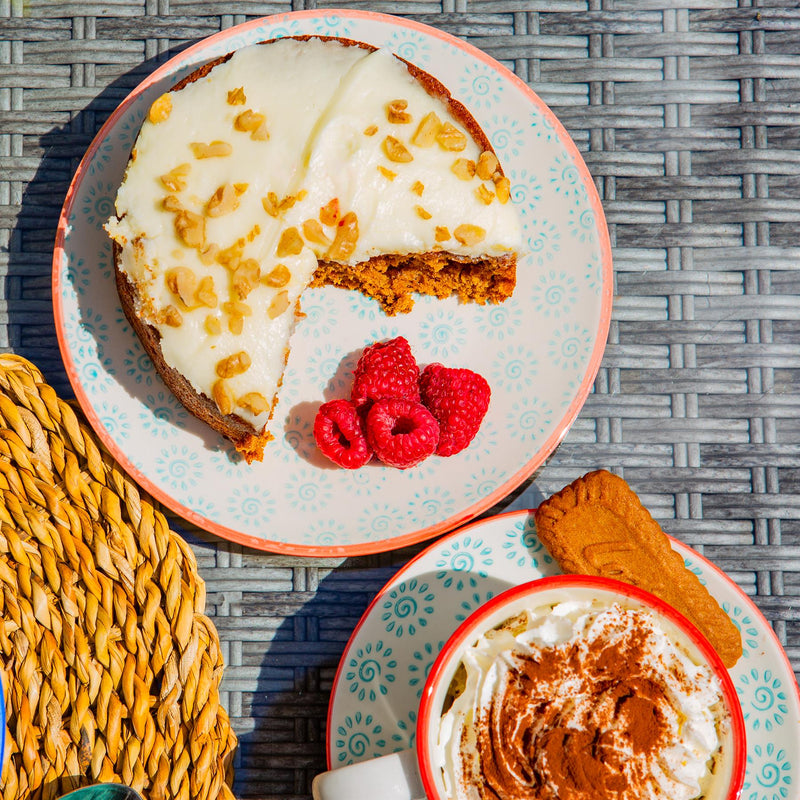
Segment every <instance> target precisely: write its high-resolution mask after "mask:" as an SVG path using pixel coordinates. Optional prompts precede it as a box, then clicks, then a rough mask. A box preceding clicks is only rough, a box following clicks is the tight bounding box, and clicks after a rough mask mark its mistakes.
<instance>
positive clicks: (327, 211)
mask: <svg viewBox="0 0 800 800" xmlns="http://www.w3.org/2000/svg"><path fill="white" fill-rule="evenodd" d="M341 217H342V212H341V210H340V209H339V198H338V197H334V198H333V199H332V200H330V201H329V202H328V203H327V204H326V205H324V206H322V208H321V209H320V210H319V221H320V222H321V223H322V224H323V225H336V224H337V223H338V222H339V220H340V219H341Z"/></svg>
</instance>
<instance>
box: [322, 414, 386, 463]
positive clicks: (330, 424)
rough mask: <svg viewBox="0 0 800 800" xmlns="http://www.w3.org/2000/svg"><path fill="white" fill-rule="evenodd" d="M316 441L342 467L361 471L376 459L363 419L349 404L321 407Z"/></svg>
mask: <svg viewBox="0 0 800 800" xmlns="http://www.w3.org/2000/svg"><path fill="white" fill-rule="evenodd" d="M314 439H316V442H317V447H319V449H320V450H321V451H322V452H323V453H324V454H325V455H326V456H327V457H328V458H329V459H330V460H331V461H333V463H334V464H338V465H339V466H340V467H346V468H347V469H358V468H359V467H363V466H364V464H366V463H367V461H369V460H370V458H372V450H371V449H370V446H369V444H367V439H366V436H365V435H364V426H363V423H362V421H361V417H360V415H359V413H358V410H357V409H356V407H355V406H354V405H353V404H352V403H351V402H350V401H349V400H331V401H330V402H329V403H323V404H322V405H321V406H320V407H319V411H317V416H316V418H315V419H314Z"/></svg>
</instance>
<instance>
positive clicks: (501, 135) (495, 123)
mask: <svg viewBox="0 0 800 800" xmlns="http://www.w3.org/2000/svg"><path fill="white" fill-rule="evenodd" d="M487 127H488V128H489V129H490V131H491V132H490V133H489V139H490V140H491V142H492V147H493V148H494V149H495V151H496V152H497V153H498V155H499V156H500V160H501V161H503V160H506V159H509V158H516V157H517V156H518V155H519V154H520V153H521V152H522V151H523V149H524V147H525V129H524V128H523V127H522V124H521V123H520V121H519V120H518V119H516V118H515V117H507V116H503V117H497V116H493V117H492V119H491V121H490V122H489V124H488V126H487ZM511 182H512V184H513V182H514V181H513V178H512V181H511ZM537 183H538V182H537ZM512 197H513V194H512ZM515 199H516V198H515Z"/></svg>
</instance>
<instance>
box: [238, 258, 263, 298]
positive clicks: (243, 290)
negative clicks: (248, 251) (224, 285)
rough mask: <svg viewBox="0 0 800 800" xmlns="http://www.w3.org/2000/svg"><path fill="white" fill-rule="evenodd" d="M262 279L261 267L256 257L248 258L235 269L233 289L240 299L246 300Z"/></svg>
mask: <svg viewBox="0 0 800 800" xmlns="http://www.w3.org/2000/svg"><path fill="white" fill-rule="evenodd" d="M260 279H261V267H260V266H259V264H258V261H256V260H255V259H254V258H246V259H245V260H244V261H242V262H241V263H240V264H239V266H238V267H236V269H235V270H234V271H233V276H232V278H231V281H232V285H233V291H234V293H235V294H236V297H238V298H239V300H245V299H246V298H247V295H249V294H250V292H252V291H253V289H255V287H256V284H257V283H258V282H259V280H260Z"/></svg>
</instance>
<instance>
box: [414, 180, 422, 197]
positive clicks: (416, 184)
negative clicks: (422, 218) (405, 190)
mask: <svg viewBox="0 0 800 800" xmlns="http://www.w3.org/2000/svg"><path fill="white" fill-rule="evenodd" d="M411 191H412V192H414V194H416V195H418V196H419V197H422V193H423V192H424V191H425V184H424V183H423V182H422V181H414V183H413V185H412V186H411Z"/></svg>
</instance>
